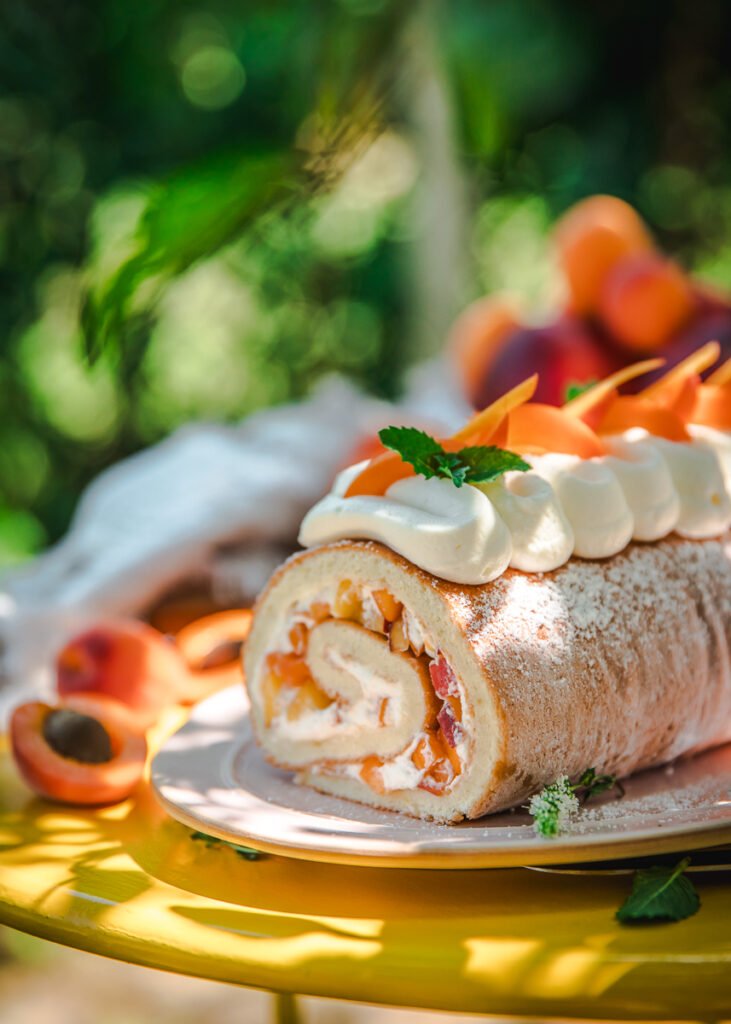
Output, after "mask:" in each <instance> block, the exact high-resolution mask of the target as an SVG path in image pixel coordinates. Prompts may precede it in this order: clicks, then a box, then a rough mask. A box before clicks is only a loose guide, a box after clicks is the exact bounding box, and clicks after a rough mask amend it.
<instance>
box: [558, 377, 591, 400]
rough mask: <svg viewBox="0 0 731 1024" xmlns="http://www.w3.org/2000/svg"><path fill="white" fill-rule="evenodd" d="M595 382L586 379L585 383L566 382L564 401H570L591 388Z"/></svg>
mask: <svg viewBox="0 0 731 1024" xmlns="http://www.w3.org/2000/svg"><path fill="white" fill-rule="evenodd" d="M595 384H596V381H595V380H588V381H587V382H586V383H585V384H576V383H572V384H568V385H567V387H566V394H565V396H564V402H571V401H573V399H574V398H578V397H579V395H583V394H584V392H585V391H588V390H589V388H593V387H594V385H595Z"/></svg>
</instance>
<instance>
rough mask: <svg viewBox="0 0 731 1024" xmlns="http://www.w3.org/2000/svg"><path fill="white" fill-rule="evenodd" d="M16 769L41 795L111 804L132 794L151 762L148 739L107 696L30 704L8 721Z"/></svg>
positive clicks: (84, 802)
mask: <svg viewBox="0 0 731 1024" xmlns="http://www.w3.org/2000/svg"><path fill="white" fill-rule="evenodd" d="M10 745H11V750H12V753H13V757H14V759H15V762H16V764H17V766H18V769H19V771H20V773H21V775H22V776H23V778H24V779H25V781H26V782H27V783H28V785H29V786H30V787H31V788H32V789H34V790H35V791H36V792H37V793H39V794H40V795H41V796H45V797H48V798H49V799H51V800H57V801H59V802H61V803H67V804H83V805H95V804H110V803H117V802H118V801H119V800H123V799H125V797H127V796H129V794H130V793H131V792H132V790H133V789H134V787H135V786H136V785H137V783H138V782H139V781H140V779H141V778H142V775H143V773H144V770H145V761H146V759H147V743H146V740H145V737H144V735H143V734H142V733H141V732H140V731H139V730H138V729H137V728H135V726H134V725H133V724H132V720H131V719H130V716H129V714H128V713H127V712H126V710H125V708H124V707H122V706H120V705H118V704H117V702H115V701H112V700H110V699H107V698H103V697H101V698H97V697H91V696H85V697H69V698H67V699H66V700H63V701H61V702H60V703H59V705H58V706H57V707H52V706H51V705H49V704H45V703H43V702H42V701H30V702H28V703H26V704H21V705H20V706H19V707H17V708H16V709H15V710H14V711H13V713H12V715H11V718H10Z"/></svg>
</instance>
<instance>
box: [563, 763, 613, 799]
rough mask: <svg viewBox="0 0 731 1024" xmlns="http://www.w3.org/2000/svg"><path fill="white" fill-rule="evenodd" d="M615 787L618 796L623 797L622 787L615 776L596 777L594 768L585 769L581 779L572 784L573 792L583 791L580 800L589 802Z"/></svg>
mask: <svg viewBox="0 0 731 1024" xmlns="http://www.w3.org/2000/svg"><path fill="white" fill-rule="evenodd" d="M615 786H616V787H617V789H618V790H619V794H620V796H624V786H623V785H622V783H621V782H619V781H618V779H617V776H616V775H597V773H596V768H587V769H586V771H585V772H584V774H583V775H582V776H581V778H580V779H579V780H578V782H576V783H575V784H574V790H577V791H578V790H583V791H584V792H582V794H581V798H582V800H585V801H586V800H590V799H591V797H593V796H598V795H599V793H606V792H607V790H609V789H614V787H615Z"/></svg>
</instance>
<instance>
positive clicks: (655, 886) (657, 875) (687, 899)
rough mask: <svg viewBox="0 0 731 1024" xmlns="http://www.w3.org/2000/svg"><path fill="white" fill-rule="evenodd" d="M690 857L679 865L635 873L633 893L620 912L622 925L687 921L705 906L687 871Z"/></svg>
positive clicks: (617, 915)
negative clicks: (701, 906)
mask: <svg viewBox="0 0 731 1024" xmlns="http://www.w3.org/2000/svg"><path fill="white" fill-rule="evenodd" d="M689 864H690V857H686V858H685V859H684V860H681V861H680V863H679V864H676V865H675V867H665V866H662V865H658V866H657V867H653V868H641V869H640V870H639V871H636V872H635V875H634V879H633V881H632V892H631V893H630V894H629V896H628V897H627V899H626V900H625V901H624V903H623V904H622V906H621V907H620V908H619V910H618V911H617V913H616V915H615V916H616V918H617V920H618V921H620V922H621V923H622V924H635V923H638V924H639V923H641V922H643V921H644V922H646V921H684V920H685V918H686V917H692V916H693V914H695V913H696V912H697V910H698V908H699V907H700V905H701V901H700V896H699V895H698V893H697V892H696V890H695V888H694V886H693V883H692V882H691V881H690V879H689V878H688V877H687V876H686V875H684V874H683V872H684V871H685V869H686V868H687V867H688V865H689Z"/></svg>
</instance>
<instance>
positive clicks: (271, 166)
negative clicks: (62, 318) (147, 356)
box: [81, 151, 295, 362]
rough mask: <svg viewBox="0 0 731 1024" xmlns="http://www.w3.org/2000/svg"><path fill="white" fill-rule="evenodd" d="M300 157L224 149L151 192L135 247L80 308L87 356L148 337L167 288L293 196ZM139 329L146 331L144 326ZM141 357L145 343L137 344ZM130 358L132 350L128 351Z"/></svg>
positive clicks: (92, 288)
mask: <svg viewBox="0 0 731 1024" xmlns="http://www.w3.org/2000/svg"><path fill="white" fill-rule="evenodd" d="M294 176H295V163H294V161H293V158H292V157H291V156H290V155H289V154H286V153H282V152H280V151H271V152H261V153H249V154H242V153H240V152H233V153H225V154H219V155H217V156H216V157H214V158H209V159H207V160H205V161H201V162H199V163H197V164H193V165H191V166H189V167H187V168H184V169H183V170H181V171H179V172H178V173H177V174H175V175H174V176H172V177H171V178H170V179H168V181H166V182H164V183H162V184H159V185H157V186H155V187H154V188H152V189H150V194H149V198H148V200H147V205H146V207H145V210H144V212H143V213H142V216H141V218H140V222H139V225H138V229H137V237H136V248H135V251H134V252H133V254H132V255H131V256H130V257H129V258H128V259H127V260H125V262H124V263H122V265H121V266H120V267H118V268H117V269H116V270H115V271H114V272H113V273H112V275H111V277H109V278H107V279H105V280H101V281H96V282H92V284H91V286H90V288H89V289H88V291H87V293H86V295H85V296H84V301H83V305H82V311H81V327H82V334H83V339H84V347H85V351H86V355H87V358H88V360H89V361H90V362H94V361H95V360H96V359H97V358H98V356H99V355H100V354H101V352H102V351H103V350H104V349H106V348H109V347H113V348H115V349H116V350H117V352H121V351H123V350H125V349H128V346H129V342H130V337H132V336H134V335H135V334H140V333H142V335H143V336H144V338H145V339H146V337H147V336H148V335H149V328H150V326H151V324H152V319H153V313H154V309H155V307H156V304H157V301H158V299H159V297H160V295H161V293H162V291H163V289H164V287H165V285H166V284H167V283H168V282H169V281H170V280H171V279H172V278H174V277H176V276H177V275H179V274H181V273H183V271H185V270H187V269H188V268H189V267H191V266H192V265H193V264H194V263H195V262H196V261H198V260H200V259H203V258H204V257H209V256H211V255H212V254H213V253H215V252H217V251H218V250H219V249H221V248H222V247H223V246H224V245H227V244H228V243H230V242H233V241H234V240H235V239H237V238H239V237H240V236H241V234H242V232H243V231H244V229H245V228H247V227H250V226H251V225H252V224H253V223H254V222H255V221H256V220H257V218H259V217H260V216H261V215H262V214H263V213H265V212H266V211H268V210H270V209H271V208H272V206H273V205H274V204H277V203H281V202H283V201H284V200H285V199H287V198H289V197H291V195H292V193H293V185H292V182H293V180H294ZM140 328H142V330H141V331H140ZM137 349H138V352H137V353H136V354H137V355H138V356H139V353H140V351H143V350H144V346H142V348H140V346H139V344H138V345H137ZM126 355H127V358H128V359H129V358H130V353H129V351H127V352H126Z"/></svg>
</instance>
